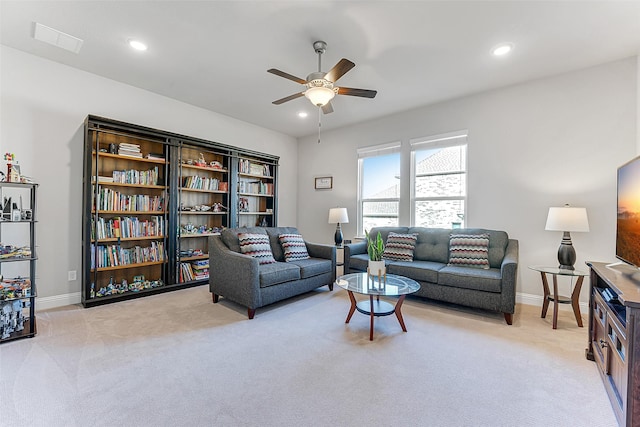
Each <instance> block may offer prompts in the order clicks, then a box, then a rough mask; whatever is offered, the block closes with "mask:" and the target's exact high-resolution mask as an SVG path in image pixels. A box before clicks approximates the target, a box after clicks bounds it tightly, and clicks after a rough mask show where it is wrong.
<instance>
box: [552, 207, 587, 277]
mask: <svg viewBox="0 0 640 427" xmlns="http://www.w3.org/2000/svg"><path fill="white" fill-rule="evenodd" d="M545 230H547V231H562V232H563V235H562V241H561V242H560V247H559V248H558V262H559V263H560V266H559V268H560V269H564V270H573V269H574V267H573V264H575V262H576V251H575V249H574V248H573V244H572V242H571V234H570V232H571V231H575V232H588V231H589V220H588V219H587V210H586V209H585V208H574V207H570V206H569V205H568V204H566V205H564V207H550V208H549V214H548V215H547V224H546V226H545Z"/></svg>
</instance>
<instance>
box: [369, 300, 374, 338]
mask: <svg viewBox="0 0 640 427" xmlns="http://www.w3.org/2000/svg"><path fill="white" fill-rule="evenodd" d="M369 304H370V305H371V307H370V308H371V314H370V315H369V316H370V317H371V324H370V325H369V341H373V318H374V317H375V314H374V313H373V312H374V310H373V295H369Z"/></svg>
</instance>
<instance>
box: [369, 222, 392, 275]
mask: <svg viewBox="0 0 640 427" xmlns="http://www.w3.org/2000/svg"><path fill="white" fill-rule="evenodd" d="M365 234H366V236H367V254H368V255H369V267H368V269H367V270H368V273H369V274H371V275H374V276H384V275H386V274H387V268H386V266H385V263H384V261H383V260H382V254H383V253H384V242H383V241H382V234H380V232H378V235H377V236H376V237H375V238H373V237H371V236H370V235H369V232H368V231H367V230H365Z"/></svg>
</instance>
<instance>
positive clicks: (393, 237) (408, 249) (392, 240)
mask: <svg viewBox="0 0 640 427" xmlns="http://www.w3.org/2000/svg"><path fill="white" fill-rule="evenodd" d="M417 240H418V235H417V234H398V233H394V232H390V233H389V235H388V236H387V243H386V244H385V247H384V252H383V253H382V258H384V259H388V260H391V261H409V262H411V261H413V251H414V249H415V248H416V241H417Z"/></svg>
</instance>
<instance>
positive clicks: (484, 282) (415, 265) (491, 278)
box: [344, 227, 518, 325]
mask: <svg viewBox="0 0 640 427" xmlns="http://www.w3.org/2000/svg"><path fill="white" fill-rule="evenodd" d="M378 232H380V233H381V235H382V238H383V240H384V241H385V242H386V241H387V236H388V235H389V233H390V232H394V233H398V234H413V233H415V234H417V235H418V238H417V241H416V246H415V250H414V254H413V261H385V264H386V266H387V273H389V274H397V275H400V276H405V277H409V278H411V279H414V280H416V281H417V282H418V283H420V290H419V291H418V292H416V293H415V294H414V295H417V296H421V297H426V298H431V299H434V300H440V301H446V302H450V303H455V304H460V305H465V306H470V307H476V308H481V309H486V310H492V311H498V312H501V313H503V314H504V318H505V320H506V322H507V324H509V325H511V324H512V322H513V313H514V312H515V298H516V274H517V269H518V241H517V240H514V239H510V238H509V236H508V235H507V233H506V232H504V231H496V230H485V229H479V228H473V229H471V228H467V229H454V230H448V229H440V228H425V227H380V228H373V229H372V230H371V231H370V232H369V234H370V235H371V236H372V237H375V236H376V235H377V234H378ZM452 233H454V234H488V235H489V251H488V255H489V264H490V268H489V269H481V268H474V267H462V266H453V265H448V262H449V238H450V235H451V234H452ZM344 258H345V267H344V268H345V269H344V271H345V272H347V273H356V272H362V271H367V263H368V257H367V248H366V241H362V242H357V243H353V244H349V245H345V250H344Z"/></svg>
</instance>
